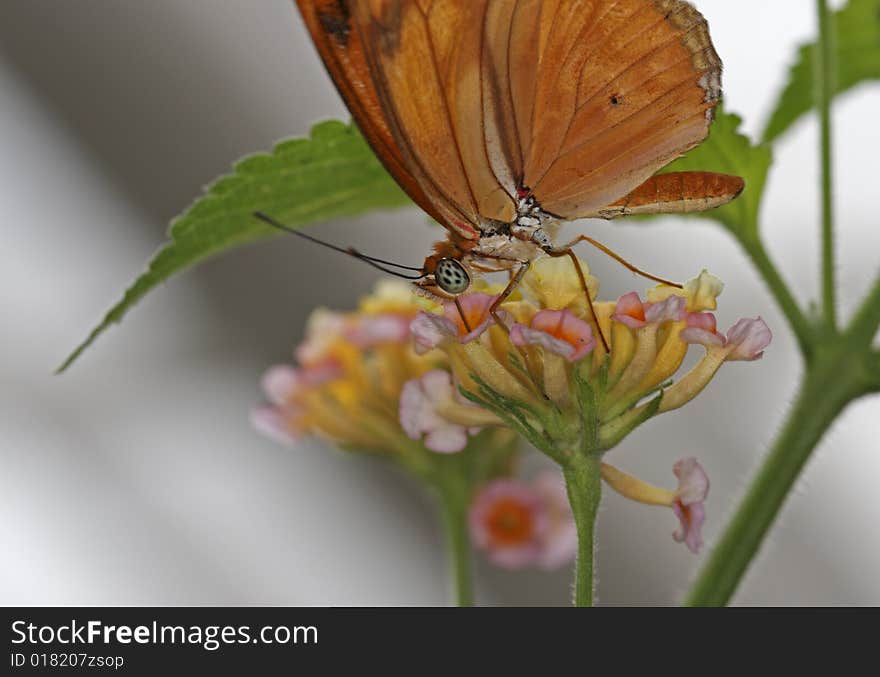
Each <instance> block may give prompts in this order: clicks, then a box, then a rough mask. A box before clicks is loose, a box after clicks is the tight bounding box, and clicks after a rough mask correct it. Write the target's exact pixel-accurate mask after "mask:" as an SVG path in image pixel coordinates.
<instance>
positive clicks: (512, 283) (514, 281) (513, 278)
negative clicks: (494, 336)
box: [480, 254, 532, 333]
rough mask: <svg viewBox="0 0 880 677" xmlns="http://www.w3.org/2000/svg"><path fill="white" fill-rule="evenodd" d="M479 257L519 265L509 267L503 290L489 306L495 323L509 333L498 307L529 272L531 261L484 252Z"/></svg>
mask: <svg viewBox="0 0 880 677" xmlns="http://www.w3.org/2000/svg"><path fill="white" fill-rule="evenodd" d="M480 258H482V259H493V260H496V261H510V262H511V263H514V264H517V265H518V266H519V267H518V268H517V269H516V270H515V271H514V269H513V268H512V267H511V268H510V271H511V274H510V280H508V282H507V286H506V287H505V288H504V291H502V292H501V293H500V294H499V295H498V298H497V299H495V301H494V303H492V306H491V307H490V308H489V313H490V314H491V315H492V317H493V319H494V320H495V322H496V324H498V326H500V327H501V328H502V329H504V331H505V332H507V333H510V328H509V327H508V326H507V325H506V324H504V322H503V321H502V319H501V316H500V315H499V314H498V308H499V307H500V306H501V304H502V303H504V302H505V301H506V300H507V299H508V297H509V296H510V295H511V294H512V293H513V290H514V289H516V288H517V287H518V286H519V283H520V282H522V279H523V277H525V274H526V273H527V272H529V268H530V267H531V265H532V263H531V261H527V260H525V259H511V258H507V257H504V256H494V255H485V254H480Z"/></svg>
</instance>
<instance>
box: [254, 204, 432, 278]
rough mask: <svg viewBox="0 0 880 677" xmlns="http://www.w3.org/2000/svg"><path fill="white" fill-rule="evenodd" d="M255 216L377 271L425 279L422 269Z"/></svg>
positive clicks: (258, 213)
mask: <svg viewBox="0 0 880 677" xmlns="http://www.w3.org/2000/svg"><path fill="white" fill-rule="evenodd" d="M254 216H255V217H256V218H258V219H260V221H262V222H264V223H266V224H268V225H270V226H272V227H273V228H276V229H278V230H281V231H284V232H285V233H289V234H290V235H296V236H297V237H301V238H302V239H303V240H308V241H309V242H313V243H314V244H319V245H321V246H323V247H327V248H328V249H332V250H333V251H335V252H339V253H340V254H346V255H348V256H352V257H354V258H356V259H358V260H360V261H363V262H364V263H366V264H367V265H369V266H372V267H373V268H376V269H377V270H381V271H382V272H383V273H388V274H389V275H395V276H397V277H401V278H403V279H404V280H421V279H422V278H423V277H425V272H424V270H422V269H421V268H416V267H415V266H404V265H402V264H400V263H394V262H393V261H386V260H385V259H379V258H376V257H375V256H367V255H366V254H361V253H360V252H359V251H357V250H356V249H354V248H353V247H347V248H346V247H339V246H337V245H335V244H331V243H330V242H325V241H324V240H320V239H318V238H316V237H313V236H312V235H308V234H306V233H303V232H302V231H299V230H296V229H294V228H291V227H290V226H285V225H284V224H283V223H280V222H279V221H276V220H275V219H273V218H272V217H271V216H269V215H268V214H264V213H263V212H254ZM386 266H389V267H391V268H399V269H401V270H411V271H414V272H418V273H420V274H419V275H407V274H405V273H401V272H400V271H399V270H390V269H389V268H386Z"/></svg>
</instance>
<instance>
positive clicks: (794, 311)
mask: <svg viewBox="0 0 880 677" xmlns="http://www.w3.org/2000/svg"><path fill="white" fill-rule="evenodd" d="M755 230H757V229H755ZM735 235H737V234H736V233H735ZM737 239H738V240H739V243H740V245H742V248H743V249H745V251H746V253H747V254H748V255H749V257H750V258H751V259H752V263H753V264H754V265H755V268H757V269H758V272H759V273H760V274H761V277H763V278H764V283H765V284H766V285H767V287H768V289H769V290H770V293H771V294H773V297H774V298H775V299H776V303H778V304H779V307H780V308H781V309H782V312H783V313H784V314H785V317H786V319H787V320H788V323H789V324H790V325H791V329H792V331H793V332H794V335H795V338H796V339H797V342H798V347H799V348H800V349H801V353H803V355H804V357H805V358H807V360H809V358H810V355H811V354H812V351H813V328H812V327H811V326H810V322H809V321H808V320H807V317H806V315H804V313H803V311H802V310H801V307H800V306H799V305H798V302H797V301H796V300H795V298H794V296H793V295H792V293H791V291H790V290H789V288H788V285H787V284H785V281H784V280H783V279H782V276H781V275H780V274H779V271H778V270H777V268H776V266H775V265H774V264H773V262H772V261H771V260H770V256H769V255H768V254H767V250H766V249H765V248H764V244H763V242H761V240H760V238H759V237H757V236H755V237H742V236H737Z"/></svg>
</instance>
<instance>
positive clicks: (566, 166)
mask: <svg viewBox="0 0 880 677" xmlns="http://www.w3.org/2000/svg"><path fill="white" fill-rule="evenodd" d="M297 1H298V3H299V5H300V9H301V10H302V12H303V15H304V16H305V18H306V22H307V24H308V25H309V28H310V30H311V32H312V35H313V37H314V38H315V42H316V44H317V45H318V49H319V51H320V53H321V55H322V57H323V58H324V61H325V63H326V64H327V67H328V70H330V72H331V74H332V75H333V77H334V80H335V81H336V84H337V87H338V88H339V89H340V91H341V92H342V95H343V97H344V98H345V100H346V102H347V103H348V105H349V107H350V108H351V110H352V113H353V115H354V116H355V119H356V120H357V121H358V124H359V125H360V126H361V128H362V129H363V130H364V133H365V135H366V136H367V138H368V140H370V142H371V143H372V144H373V147H374V148H376V149H377V152H378V153H379V154H380V157H383V159H384V160H385V163H386V166H387V167H388V168H389V171H391V172H392V174H393V175H394V176H395V178H396V179H397V180H398V182H400V184H401V185H402V186H403V187H404V189H405V190H406V191H407V192H408V193H409V194H410V195H411V196H412V197H413V199H414V200H416V202H418V203H419V204H420V205H421V206H422V207H423V208H424V209H425V210H426V211H428V212H429V213H431V214H432V215H433V216H434V218H436V219H438V220H439V221H440V222H441V223H443V224H444V225H446V226H447V227H448V228H449V229H450V230H452V231H453V232H456V233H458V234H459V235H461V236H463V237H465V238H469V239H474V238H476V237H478V236H479V230H478V229H479V228H480V227H481V226H482V225H483V224H484V223H486V222H487V221H491V220H495V221H502V222H510V221H512V220H513V218H514V217H515V199H516V197H517V196H518V193H519V191H520V189H522V188H524V187H528V188H529V189H531V191H532V192H533V194H534V195H535V197H536V198H537V199H538V201H539V203H540V204H541V205H542V207H543V208H544V209H545V210H546V211H547V212H549V213H552V214H555V215H557V216H559V217H562V218H566V219H574V218H580V217H584V216H596V215H604V216H606V217H608V216H609V215H623V214H626V213H635V212H634V210H636V209H638V210H639V212H638V213H647V212H648V211H653V212H665V211H673V210H675V209H678V208H687V209H696V208H699V207H700V206H701V205H707V206H717V205H718V204H723V202H724V201H726V200H727V199H732V197H735V195H736V194H737V193H738V191H739V190H740V189H741V187H737V184H736V182H735V181H733V180H732V179H733V178H735V177H728V178H727V179H724V180H721V179H719V178H718V177H716V178H715V179H713V178H711V176H712V175H708V174H704V173H697V174H695V175H694V176H692V177H682V181H681V182H680V183H679V184H674V182H673V179H668V178H667V179H663V178H660V177H653V175H654V174H655V173H656V172H657V171H658V170H659V169H661V168H662V167H663V166H665V165H666V164H668V163H669V162H670V161H672V160H673V159H675V158H676V157H678V156H679V155H681V154H682V153H684V152H686V151H687V150H689V149H690V148H693V147H694V146H696V145H697V144H699V143H700V142H701V141H703V140H704V139H705V138H706V136H707V134H708V129H709V124H710V122H711V119H712V111H713V109H714V107H715V105H716V103H717V101H718V98H719V96H720V77H721V62H720V60H719V58H718V56H717V54H716V53H715V50H714V48H713V47H712V44H711V41H710V39H709V34H708V29H707V26H706V22H705V20H704V19H703V17H702V16H701V15H700V14H699V12H697V11H696V10H695V9H694V8H693V6H691V5H690V4H689V3H687V2H684V1H683V0H297ZM718 176H720V175H718ZM685 179H687V180H685ZM719 181H720V183H721V184H724V185H723V186H719ZM710 188H711V189H712V191H714V192H712V193H711V194H702V193H700V192H694V193H691V192H688V191H701V190H707V189H710ZM622 196H625V197H622Z"/></svg>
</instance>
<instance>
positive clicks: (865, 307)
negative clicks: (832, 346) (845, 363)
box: [847, 277, 880, 348]
mask: <svg viewBox="0 0 880 677" xmlns="http://www.w3.org/2000/svg"><path fill="white" fill-rule="evenodd" d="M878 329H880V277H878V278H877V281H876V282H874V286H873V287H872V288H871V291H869V292H868V295H867V296H866V297H865V300H864V301H862V305H861V307H860V308H859V309H858V310H857V311H856V314H855V316H854V317H853V319H852V322H851V323H850V326H849V329H848V330H847V334H848V335H849V336H850V337H851V338H852V340H853V341H854V342H855V344H856V345H857V346H858V347H859V348H863V347H868V346H870V345H871V344H872V343H873V341H874V337H875V336H876V335H877V330H878Z"/></svg>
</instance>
